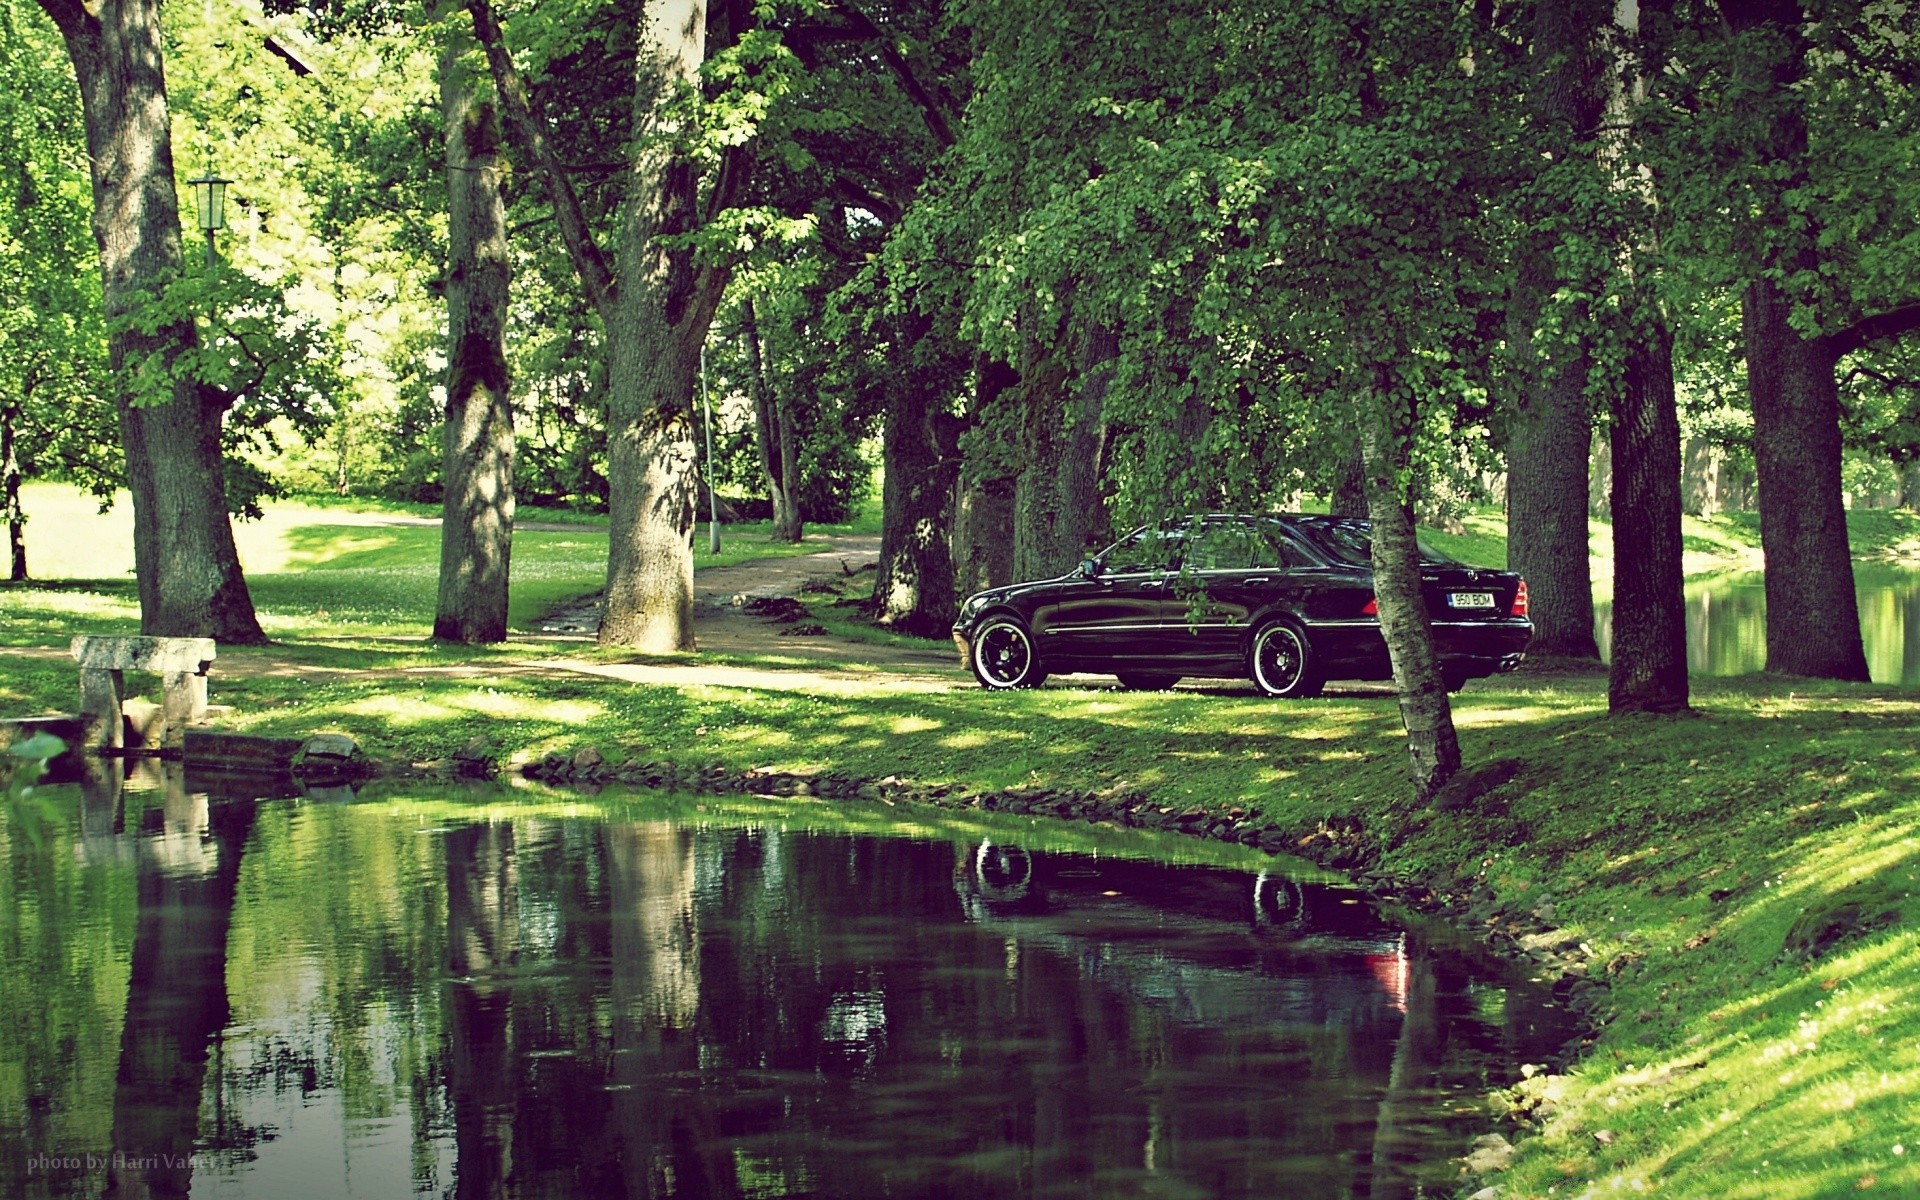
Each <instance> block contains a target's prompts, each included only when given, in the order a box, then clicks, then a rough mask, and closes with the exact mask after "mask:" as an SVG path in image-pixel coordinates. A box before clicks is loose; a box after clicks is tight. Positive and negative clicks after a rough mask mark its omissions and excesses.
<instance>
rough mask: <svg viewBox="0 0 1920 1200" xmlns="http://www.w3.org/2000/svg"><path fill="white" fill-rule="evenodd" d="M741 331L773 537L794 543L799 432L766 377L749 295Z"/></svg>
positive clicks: (786, 404)
mask: <svg viewBox="0 0 1920 1200" xmlns="http://www.w3.org/2000/svg"><path fill="white" fill-rule="evenodd" d="M741 316H742V322H741V327H740V332H741V335H742V336H743V337H744V338H745V339H746V342H747V361H748V364H749V367H750V370H751V372H752V374H751V383H752V386H753V418H754V428H755V430H757V431H758V433H759V435H760V471H761V473H762V474H763V475H765V476H766V480H767V492H768V495H769V496H771V497H772V499H773V538H774V540H775V541H778V542H789V543H797V542H799V541H800V540H801V537H802V536H803V533H804V530H803V528H802V525H801V512H800V501H799V496H798V494H797V493H798V490H799V485H800V471H799V447H798V446H797V445H796V444H795V443H796V442H797V441H798V440H799V433H798V431H797V430H795V429H794V421H793V406H792V404H790V403H789V402H788V401H787V400H786V398H785V397H783V396H781V395H780V394H779V393H778V392H777V391H775V389H774V387H773V381H772V380H771V379H769V378H768V377H767V364H766V359H765V357H764V356H763V355H762V354H761V347H760V322H759V318H758V316H757V314H756V313H755V312H754V309H753V300H752V299H751V298H749V299H748V300H747V301H746V303H745V304H744V305H743V306H742V309H741Z"/></svg>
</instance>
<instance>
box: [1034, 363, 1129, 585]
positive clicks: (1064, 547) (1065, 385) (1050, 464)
mask: <svg viewBox="0 0 1920 1200" xmlns="http://www.w3.org/2000/svg"><path fill="white" fill-rule="evenodd" d="M1075 350H1076V352H1077V353H1076V355H1075V357H1076V359H1077V360H1078V361H1077V362H1075V363H1074V364H1072V367H1071V369H1070V368H1069V365H1068V364H1067V363H1066V362H1064V361H1062V351H1061V350H1060V349H1059V348H1058V347H1056V346H1050V345H1045V344H1042V343H1041V342H1040V341H1038V340H1034V341H1032V342H1030V343H1029V346H1028V354H1027V356H1026V361H1025V362H1023V363H1022V364H1021V372H1020V391H1019V393H1018V394H1019V398H1020V414H1021V430H1020V450H1021V469H1020V474H1019V475H1018V476H1016V477H1015V480H1014V498H1013V512H1014V524H1013V575H1014V578H1016V579H1045V578H1048V577H1050V576H1054V575H1059V574H1062V573H1063V572H1065V571H1068V570H1070V569H1072V567H1073V565H1074V564H1075V563H1077V562H1079V561H1080V560H1081V558H1083V557H1085V555H1086V552H1087V549H1088V545H1089V543H1091V542H1093V541H1094V540H1096V539H1097V538H1098V537H1099V536H1100V535H1101V534H1103V533H1105V532H1106V525H1107V521H1106V503H1105V501H1104V500H1103V498H1102V497H1101V495H1100V474H1099V468H1100V459H1101V444H1102V442H1103V440H1104V436H1105V424H1104V419H1103V411H1104V409H1105V406H1106V396H1107V388H1108V387H1109V385H1110V384H1111V383H1112V380H1113V360H1114V359H1115V358H1118V357H1119V354H1120V340H1119V337H1118V336H1117V335H1116V334H1115V333H1114V332H1113V331H1112V330H1110V329H1094V330H1092V331H1090V332H1088V333H1087V334H1086V335H1084V336H1083V337H1081V338H1080V339H1079V344H1078V345H1077V346H1076V347H1075Z"/></svg>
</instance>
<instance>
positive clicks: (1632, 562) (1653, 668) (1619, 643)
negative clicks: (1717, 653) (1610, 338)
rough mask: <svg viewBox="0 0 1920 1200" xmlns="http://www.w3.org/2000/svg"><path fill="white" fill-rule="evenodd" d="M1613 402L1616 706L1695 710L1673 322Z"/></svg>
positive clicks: (1611, 676)
mask: <svg viewBox="0 0 1920 1200" xmlns="http://www.w3.org/2000/svg"><path fill="white" fill-rule="evenodd" d="M1626 373H1627V374H1626V378H1625V379H1624V380H1623V381H1622V382H1621V387H1620V390H1619V393H1618V395H1617V397H1616V398H1615V401H1614V409H1613V438H1612V446H1613V548H1614V549H1613V662H1612V665H1611V668H1610V670H1609V672H1608V677H1607V708H1608V710H1609V711H1610V712H1614V713H1626V712H1656V713H1673V712H1685V711H1686V710H1687V609H1686V596H1685V593H1684V588H1683V583H1682V579H1683V566H1682V563H1681V542H1680V415H1679V412H1678V410H1677V409H1676V407H1675V404H1674V390H1673V335H1672V334H1671V333H1670V332H1669V331H1668V329H1667V327H1666V325H1665V323H1664V322H1654V323H1653V328H1652V329H1651V331H1650V332H1649V333H1648V334H1647V336H1645V337H1644V338H1643V339H1642V340H1641V341H1640V342H1639V343H1638V344H1636V345H1635V346H1634V347H1633V349H1632V351H1631V353H1630V354H1629V355H1628V358H1627V365H1626Z"/></svg>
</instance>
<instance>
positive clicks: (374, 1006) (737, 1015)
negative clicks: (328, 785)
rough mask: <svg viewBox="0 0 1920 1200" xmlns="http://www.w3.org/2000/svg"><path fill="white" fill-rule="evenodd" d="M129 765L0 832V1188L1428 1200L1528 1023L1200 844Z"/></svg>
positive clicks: (1548, 1029) (927, 814)
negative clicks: (187, 774) (234, 776)
mask: <svg viewBox="0 0 1920 1200" xmlns="http://www.w3.org/2000/svg"><path fill="white" fill-rule="evenodd" d="M157 774H158V775H159V777H157V778H155V777H149V778H146V779H138V778H136V779H135V780H133V781H131V784H130V786H127V787H125V788H121V787H119V786H117V785H118V783H119V781H118V779H117V776H115V775H111V774H107V773H105V772H101V773H98V774H96V776H95V778H94V779H92V780H91V781H90V782H89V784H88V785H87V786H85V787H84V788H82V787H73V786H65V787H58V788H43V789H40V790H38V791H36V792H35V793H34V794H33V795H32V796H30V797H28V798H27V799H26V800H24V801H19V802H15V803H13V804H12V805H10V806H9V808H8V809H7V811H6V812H5V814H4V820H3V821H0V860H3V861H0V868H3V869H0V891H3V892H4V895H0V1021H4V1027H5V1029H6V1030H7V1035H6V1037H5V1038H4V1039H3V1040H0V1194H4V1195H8V1196H21V1195H26V1196H61V1197H65V1196H99V1195H102V1194H104V1193H106V1192H108V1191H109V1190H110V1189H118V1191H117V1192H116V1193H115V1194H126V1195H138V1194H156V1195H187V1194H191V1195H194V1196H203V1197H262V1196H289V1197H292V1196H298V1197H303V1198H304V1197H327V1196H376V1197H399V1196H407V1195H419V1196H426V1195H431V1196H449V1197H464V1196H482V1195H484V1196H506V1197H536V1196H538V1197H547V1196H567V1197H590V1196H603V1195H604V1196H623V1197H638V1196H658V1197H668V1196H674V1197H740V1198H743V1200H744V1198H749V1197H751V1198H763V1197H783V1196H791V1197H803V1196H804V1197H882V1196H897V1197H947V1196H953V1197H961V1196H965V1197H969V1198H978V1197H982V1196H1012V1195H1021V1196H1059V1197H1094V1196H1142V1197H1145V1196H1168V1197H1175V1196H1177V1197H1254V1196H1259V1197H1273V1196H1303V1197H1305V1196H1312V1197H1317V1198H1318V1197H1369V1198H1372V1200H1382V1198H1385V1197H1418V1196H1432V1195H1452V1194H1453V1191H1454V1188H1455V1187H1456V1186H1457V1184H1458V1182H1459V1177H1458V1166H1457V1164H1454V1163H1452V1162H1451V1161H1450V1160H1451V1158H1452V1157H1453V1156H1457V1155H1459V1154H1461V1153H1463V1152H1464V1151H1465V1149H1466V1148H1467V1143H1468V1142H1469V1141H1470V1140H1471V1138H1472V1137H1473V1136H1474V1135H1476V1134H1478V1133H1482V1132H1485V1131H1486V1130H1487V1128H1488V1127H1489V1125H1490V1117H1489V1116H1488V1113H1487V1110H1486V1107H1485V1102H1484V1098H1483V1094H1484V1092H1485V1091H1486V1090H1487V1089H1489V1088H1491V1087H1498V1086H1503V1085H1505V1084H1506V1083H1508V1082H1510V1081H1511V1080H1512V1079H1513V1078H1515V1077H1516V1075H1517V1073H1518V1068H1519V1065H1520V1064H1521V1063H1524V1062H1530V1061H1535V1062H1537V1061H1540V1060H1542V1059H1543V1058H1545V1057H1546V1056H1547V1055H1548V1054H1550V1053H1551V1052H1552V1050H1553V1049H1554V1048H1555V1047H1557V1046H1558V1045H1559V1044H1560V1043H1561V1042H1562V1041H1563V1040H1564V1038H1565V1036H1566V1034H1567V1029H1568V1025H1567V1022H1566V1019H1565V1014H1564V1013H1563V1012H1562V1011H1561V1010H1560V1009H1558V1008H1557V1007H1556V1006H1555V1005H1554V1004H1553V1002H1552V999H1551V997H1550V995H1548V994H1547V993H1545V992H1544V991H1542V990H1541V989H1540V988H1538V987H1535V986H1531V985H1522V984H1518V983H1516V982H1515V981H1513V980H1512V979H1510V978H1507V977H1505V976H1503V975H1502V973H1501V972H1500V971H1499V970H1498V969H1497V968H1496V967H1495V966H1494V965H1493V964H1491V963H1488V962H1486V961H1485V960H1484V959H1480V958H1478V957H1476V956H1475V955H1474V954H1472V953H1471V952H1470V951H1467V950H1463V949H1459V948H1455V949H1451V950H1450V949H1448V948H1446V947H1445V946H1443V945H1441V944H1439V943H1438V942H1437V941H1436V940H1435V939H1434V938H1432V937H1428V936H1423V935H1422V933H1421V932H1419V931H1418V930H1410V929H1405V928H1401V927H1399V926H1396V925H1395V924H1392V923H1390V922H1389V921H1387V920H1386V919H1384V918H1383V917H1382V916H1381V915H1380V914H1379V913H1378V912H1377V911H1376V910H1375V909H1374V908H1373V906H1372V905H1371V904H1370V903H1369V902H1368V901H1367V899H1366V898H1365V897H1364V896H1362V895H1359V894H1357V893H1354V892H1352V891H1349V890H1345V889H1343V888H1340V887H1336V886H1333V885H1332V884H1331V883H1329V882H1325V881H1323V880H1320V879H1317V878H1315V877H1314V876H1313V875H1312V873H1311V868H1306V867H1304V866H1302V867H1301V868H1300V870H1299V871H1298V872H1295V873H1293V874H1287V873H1284V872H1283V870H1282V867H1283V865H1284V864H1283V863H1282V862H1281V861H1279V860H1273V859H1269V858H1265V857H1264V856H1261V855H1258V854H1256V853H1253V852H1251V851H1248V850H1245V849H1244V848H1240V847H1229V846H1220V845H1213V844H1209V843H1200V842H1196V841H1192V840H1189V839H1175V838H1169V837H1154V836H1143V835H1139V834H1134V833H1124V832H1121V831H1111V830H1108V831H1103V830H1099V829H1095V828H1093V827H1085V828H1081V827H1078V826H1065V825H1059V824H1049V823H1047V822H1043V821H1038V820H1025V819H1015V818H1010V817H992V816H984V817H979V818H975V817H972V816H969V815H966V814H958V813H951V812H940V811H931V810H929V811H913V810H908V809H905V808H901V809H886V808H883V807H881V806H871V807H872V809H873V811H866V810H865V809H862V810H861V811H858V812H836V811H835V810H834V809H833V808H832V807H831V806H828V805H826V804H824V803H820V802H812V801H804V800H795V801H774V800H757V799H752V798H735V799H731V800H726V801H723V800H720V799H713V800H703V799H699V798H693V797H685V796H665V795H658V794H646V793H635V794H619V795H615V794H612V793H607V794H602V795H600V796H598V797H594V798H588V797H560V796H554V795H550V794H545V793H537V792H535V793H527V792H509V791H505V790H493V791H484V792H478V793H458V792H450V791H445V790H438V791H436V790H422V789H420V788H407V789H402V790H397V791H385V792H382V793H379V794H377V795H376V794H374V793H372V792H369V793H367V794H364V795H361V796H358V797H355V796H353V795H352V793H350V792H347V791H345V790H344V789H342V790H340V791H337V792H334V793H331V794H321V795H319V796H317V797H315V798H309V799H298V800H294V799H264V798H252V799H249V798H245V796H244V793H243V794H242V796H241V797H239V798H233V797H223V796H221V795H219V794H217V793H214V794H210V793H209V792H207V791H196V790H192V789H194V788H198V787H202V786H204V785H203V783H202V781H199V780H194V779H187V778H184V777H183V776H182V774H181V773H180V771H179V769H178V768H177V767H173V768H169V769H168V770H167V771H166V772H160V773H157ZM255 790H258V789H255ZM1182 860H1184V861H1182Z"/></svg>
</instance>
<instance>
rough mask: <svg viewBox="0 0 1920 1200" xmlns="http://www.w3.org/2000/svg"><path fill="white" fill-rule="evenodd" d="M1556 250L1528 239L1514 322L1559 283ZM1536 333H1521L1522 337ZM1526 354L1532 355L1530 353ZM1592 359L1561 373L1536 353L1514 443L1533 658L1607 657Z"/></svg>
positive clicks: (1514, 504)
mask: <svg viewBox="0 0 1920 1200" xmlns="http://www.w3.org/2000/svg"><path fill="white" fill-rule="evenodd" d="M1550 253H1551V251H1550V249H1549V248H1547V247H1542V246H1534V245H1523V246H1522V247H1521V249H1520V251H1519V254H1520V260H1521V261H1520V271H1519V274H1520V278H1519V280H1518V281H1517V283H1516V285H1515V301H1514V306H1513V312H1512V320H1513V323H1514V324H1515V325H1519V324H1524V323H1530V322H1531V320H1532V317H1531V316H1529V315H1527V314H1528V312H1529V310H1530V311H1531V312H1532V313H1534V314H1537V313H1538V310H1539V301H1540V299H1542V298H1544V297H1545V296H1546V295H1548V294H1549V293H1550V292H1551V291H1552V289H1553V288H1554V287H1555V286H1557V285H1556V284H1555V283H1554V281H1553V280H1552V279H1551V278H1550V277H1548V276H1547V275H1546V274H1545V273H1544V272H1543V271H1542V270H1541V268H1542V267H1544V266H1545V265H1546V264H1545V261H1544V260H1545V258H1546V256H1547V255H1548V254H1550ZM1522 338H1527V339H1530V338H1531V333H1530V331H1529V332H1528V333H1521V332H1519V331H1518V330H1515V333H1514V341H1515V342H1516V344H1522V343H1521V339H1522ZM1523 353H1525V351H1523ZM1584 360H1585V355H1580V356H1578V359H1577V360H1576V361H1573V362H1568V363H1565V364H1562V365H1561V366H1560V367H1559V368H1558V369H1551V368H1549V366H1548V364H1546V363H1545V362H1543V361H1541V360H1540V359H1539V358H1538V357H1535V358H1534V360H1533V362H1532V363H1531V364H1530V366H1531V369H1530V370H1528V371H1527V372H1526V375H1527V378H1526V380H1525V383H1524V385H1523V386H1525V387H1526V389H1527V390H1526V393H1525V394H1523V395H1522V396H1521V397H1520V398H1519V401H1520V402H1519V407H1518V409H1517V411H1516V412H1515V414H1514V422H1513V425H1512V427H1511V434H1510V437H1509V439H1508V442H1507V568H1508V569H1509V570H1512V571H1517V572H1519V573H1520V575H1521V576H1523V577H1524V578H1525V579H1526V581H1527V594H1528V597H1529V606H1530V607H1529V611H1530V613H1531V615H1532V617H1533V642H1532V644H1531V646H1530V647H1529V651H1530V652H1531V653H1534V654H1551V655H1561V656H1565V657H1570V658H1592V659H1598V658H1599V657H1600V646H1599V643H1598V642H1596V641H1595V640H1594V636H1593V571H1592V568H1591V566H1590V555H1589V551H1588V548H1587V499H1588V497H1587V490H1588V482H1589V480H1588V478H1587V454H1588V451H1589V449H1590V448H1591V446H1592V444H1593V431H1592V429H1591V428H1590V427H1589V426H1588V423H1587V402H1586V396H1585V394H1584V387H1585V384H1586V363H1585V361H1584Z"/></svg>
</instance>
